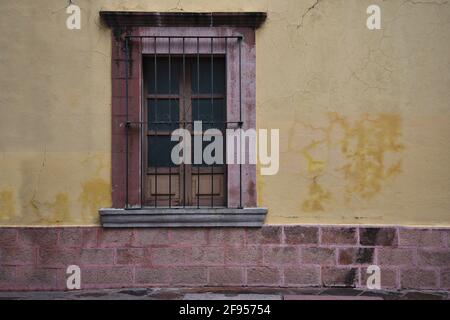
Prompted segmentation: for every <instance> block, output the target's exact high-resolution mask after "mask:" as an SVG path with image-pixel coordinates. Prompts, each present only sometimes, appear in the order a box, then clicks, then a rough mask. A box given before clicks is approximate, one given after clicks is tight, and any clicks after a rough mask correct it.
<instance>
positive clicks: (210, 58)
mask: <svg viewBox="0 0 450 320" xmlns="http://www.w3.org/2000/svg"><path fill="white" fill-rule="evenodd" d="M100 16H101V18H102V20H103V22H104V23H105V24H106V25H108V26H109V27H111V28H112V33H111V34H112V64H111V66H112V139H111V142H112V153H111V161H112V200H113V203H112V206H113V208H105V209H100V211H99V212H100V219H101V223H102V226H104V227H161V226H172V227H186V226H190V227H193V226H213V227H218V226H233V227H236V226H249V227H258V226H261V225H262V224H263V222H264V218H265V215H266V213H267V209H265V208H257V207H256V167H255V165H252V164H227V163H209V162H208V164H207V163H204V162H202V161H200V162H198V163H197V162H196V161H195V159H194V158H195V157H192V160H194V162H193V164H184V163H182V164H180V165H176V164H175V163H173V162H172V160H171V156H170V155H171V150H172V148H173V146H174V145H175V144H177V143H178V142H177V141H171V139H170V137H171V133H172V132H173V130H175V129H180V128H181V129H186V130H188V131H189V133H190V135H191V139H192V140H195V141H198V140H196V138H198V137H199V136H204V137H210V132H208V133H207V132H206V130H208V129H217V130H219V131H216V133H215V134H217V132H221V133H222V137H223V138H224V140H225V138H226V135H225V134H223V132H224V131H225V130H226V129H239V128H241V129H243V130H247V129H255V128H256V86H255V67H256V55H255V48H256V46H255V28H257V27H258V26H259V25H260V24H261V23H262V22H263V21H264V20H265V17H266V14H265V13H260V12H256V13H255V12H254V13H251V12H246V13H161V12H158V13H151V12H106V11H102V12H100ZM197 121H202V129H201V130H200V129H196V128H195V123H196V122H197ZM210 138H211V139H212V137H210ZM204 140H207V139H206V138H205V139H204ZM230 141H231V140H230ZM224 142H225V143H224V149H225V146H226V141H224ZM208 144H209V142H204V143H200V147H199V148H200V149H202V148H206V146H207V145H208ZM192 146H193V148H192V149H193V151H195V149H196V146H195V145H194V143H192ZM225 153H226V152H225V150H224V155H223V156H224V159H226V154H225Z"/></svg>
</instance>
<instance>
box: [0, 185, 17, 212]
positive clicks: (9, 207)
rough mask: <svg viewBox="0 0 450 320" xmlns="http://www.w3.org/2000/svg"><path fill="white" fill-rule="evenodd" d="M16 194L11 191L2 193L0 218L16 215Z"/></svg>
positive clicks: (0, 194) (0, 196)
mask: <svg viewBox="0 0 450 320" xmlns="http://www.w3.org/2000/svg"><path fill="white" fill-rule="evenodd" d="M15 210H16V209H15V205H14V194H13V192H12V191H11V190H4V191H1V192H0V218H2V219H3V218H5V217H10V216H14V215H15Z"/></svg>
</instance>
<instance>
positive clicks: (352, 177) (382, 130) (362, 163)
mask: <svg viewBox="0 0 450 320" xmlns="http://www.w3.org/2000/svg"><path fill="white" fill-rule="evenodd" d="M308 127H309V128H310V129H311V128H312V127H311V126H308ZM313 129H314V130H315V131H318V132H319V133H320V138H318V139H315V140H313V141H312V142H311V143H309V144H307V145H306V147H304V148H303V149H302V155H303V157H304V159H305V160H306V170H307V172H308V174H309V175H310V176H312V178H311V183H310V185H309V188H308V194H307V195H306V198H305V199H304V200H303V202H302V209H303V211H305V212H318V211H324V210H325V204H326V203H327V202H329V201H330V200H331V199H332V194H331V191H329V190H331V189H333V190H336V186H326V185H323V184H322V185H321V184H319V182H318V179H319V178H320V177H324V176H326V175H327V174H328V175H331V174H332V175H336V176H337V177H338V178H340V179H341V181H342V182H343V184H342V187H341V186H340V185H339V186H338V188H341V189H342V190H338V193H341V192H342V193H343V197H344V200H345V201H346V202H347V203H348V202H350V201H351V200H352V198H353V197H354V196H357V197H359V198H361V199H364V200H370V199H372V198H373V197H375V196H376V195H377V194H379V193H380V192H381V191H382V189H383V186H384V184H385V183H386V182H387V181H388V180H390V179H392V178H394V177H395V176H397V175H398V174H400V173H401V172H402V159H401V154H400V152H401V151H402V150H403V149H404V146H403V144H402V143H401V142H400V139H401V118H400V116H399V115H397V114H387V113H381V114H377V115H370V114H363V115H361V116H360V117H359V118H358V119H356V120H353V121H352V120H350V119H347V118H345V117H343V116H342V115H339V114H337V113H330V114H329V117H328V123H327V125H326V126H323V127H319V128H313ZM320 149H325V150H326V152H325V154H324V152H320ZM332 149H335V150H332ZM318 151H319V152H318ZM329 154H333V155H334V158H333V159H330V158H329V157H328V156H329Z"/></svg>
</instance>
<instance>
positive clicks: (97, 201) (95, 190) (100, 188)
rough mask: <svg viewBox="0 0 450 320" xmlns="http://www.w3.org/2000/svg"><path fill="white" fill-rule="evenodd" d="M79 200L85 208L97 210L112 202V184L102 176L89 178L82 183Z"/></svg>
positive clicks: (92, 210)
mask: <svg viewBox="0 0 450 320" xmlns="http://www.w3.org/2000/svg"><path fill="white" fill-rule="evenodd" d="M79 200H80V201H81V204H82V206H83V209H86V210H88V211H89V212H91V213H92V212H97V211H98V209H100V208H103V207H105V206H108V205H109V203H110V202H111V186H110V184H109V183H107V182H106V181H105V180H104V179H102V178H95V179H91V180H88V181H86V182H85V183H84V184H83V185H82V192H81V195H80V197H79Z"/></svg>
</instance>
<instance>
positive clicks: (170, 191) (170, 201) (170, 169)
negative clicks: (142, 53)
mask: <svg viewBox="0 0 450 320" xmlns="http://www.w3.org/2000/svg"><path fill="white" fill-rule="evenodd" d="M168 39H169V123H170V124H172V96H171V94H172V70H171V59H170V37H169V38H168ZM170 127H172V126H171V125H170ZM170 207H172V164H171V163H169V208H170Z"/></svg>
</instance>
